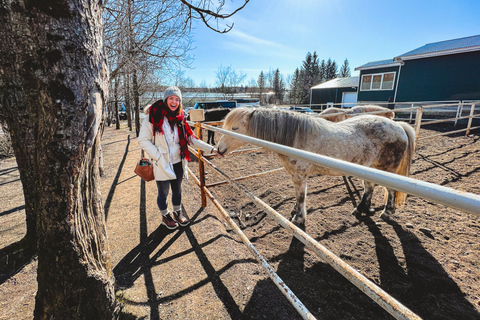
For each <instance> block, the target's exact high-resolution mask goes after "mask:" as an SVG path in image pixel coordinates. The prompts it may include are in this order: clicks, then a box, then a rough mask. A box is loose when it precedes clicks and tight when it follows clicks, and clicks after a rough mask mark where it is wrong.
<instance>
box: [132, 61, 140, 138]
mask: <svg viewBox="0 0 480 320" xmlns="http://www.w3.org/2000/svg"><path fill="white" fill-rule="evenodd" d="M138 90H139V88H138V79H137V71H135V70H133V101H134V102H135V107H134V114H135V134H136V136H137V137H138V135H139V134H140V93H139V92H138Z"/></svg>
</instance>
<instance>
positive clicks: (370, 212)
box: [352, 208, 375, 218]
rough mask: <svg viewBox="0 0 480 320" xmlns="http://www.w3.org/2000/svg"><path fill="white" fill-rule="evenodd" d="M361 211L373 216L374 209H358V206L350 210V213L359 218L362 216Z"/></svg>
mask: <svg viewBox="0 0 480 320" xmlns="http://www.w3.org/2000/svg"><path fill="white" fill-rule="evenodd" d="M362 213H365V214H366V215H367V216H373V215H374V214H375V209H372V208H368V209H367V210H362V211H360V210H358V208H355V209H353V211H352V214H353V215H354V216H355V217H357V218H360V217H361V216H362Z"/></svg>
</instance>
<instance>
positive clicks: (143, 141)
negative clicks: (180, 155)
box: [137, 108, 213, 181]
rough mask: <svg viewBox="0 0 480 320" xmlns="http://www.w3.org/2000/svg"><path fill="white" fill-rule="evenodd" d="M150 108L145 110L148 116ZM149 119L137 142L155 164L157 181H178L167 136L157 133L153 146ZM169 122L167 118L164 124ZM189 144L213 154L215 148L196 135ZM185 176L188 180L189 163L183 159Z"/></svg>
mask: <svg viewBox="0 0 480 320" xmlns="http://www.w3.org/2000/svg"><path fill="white" fill-rule="evenodd" d="M148 111H149V108H145V110H144V112H145V113H146V114H147V115H148ZM148 118H149V117H148V116H147V117H145V118H144V119H143V121H142V126H141V127H140V133H139V135H138V138H137V141H138V144H139V146H140V148H142V149H143V150H144V151H145V152H146V153H147V154H148V156H149V157H150V161H151V162H152V164H153V173H154V175H155V180H157V181H165V180H173V179H176V178H177V177H176V175H175V172H174V170H173V163H172V162H171V160H170V159H171V157H170V154H169V147H168V144H167V140H166V139H165V135H164V134H163V133H160V132H157V133H156V134H155V145H154V144H153V125H152V124H151V123H150V121H149V119H148ZM165 122H168V120H167V119H166V118H165V119H164V123H165ZM187 143H188V144H189V145H193V146H194V147H195V148H197V149H200V150H202V151H204V152H211V151H212V150H213V147H212V146H211V145H209V144H207V143H205V142H203V141H202V140H199V139H198V138H197V137H195V135H191V136H190V137H189V138H188V141H187ZM182 162H183V175H184V177H185V178H188V170H187V165H188V161H187V160H185V159H183V160H182Z"/></svg>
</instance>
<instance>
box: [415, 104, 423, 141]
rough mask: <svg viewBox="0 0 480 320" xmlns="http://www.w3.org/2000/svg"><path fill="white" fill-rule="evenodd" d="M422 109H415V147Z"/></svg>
mask: <svg viewBox="0 0 480 320" xmlns="http://www.w3.org/2000/svg"><path fill="white" fill-rule="evenodd" d="M422 116H423V107H418V108H417V113H416V115H415V146H416V145H417V142H418V136H419V135H420V126H421V125H422Z"/></svg>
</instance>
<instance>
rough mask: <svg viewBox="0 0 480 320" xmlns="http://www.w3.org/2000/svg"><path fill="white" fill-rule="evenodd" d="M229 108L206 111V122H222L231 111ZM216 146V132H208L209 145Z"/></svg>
mask: <svg viewBox="0 0 480 320" xmlns="http://www.w3.org/2000/svg"><path fill="white" fill-rule="evenodd" d="M231 110H232V109H229V108H215V109H208V110H205V121H221V120H223V119H224V118H225V116H226V115H227V114H228V113H229V112H230V111H231ZM210 141H211V144H212V145H213V146H214V145H215V131H211V130H208V139H207V143H210Z"/></svg>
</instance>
